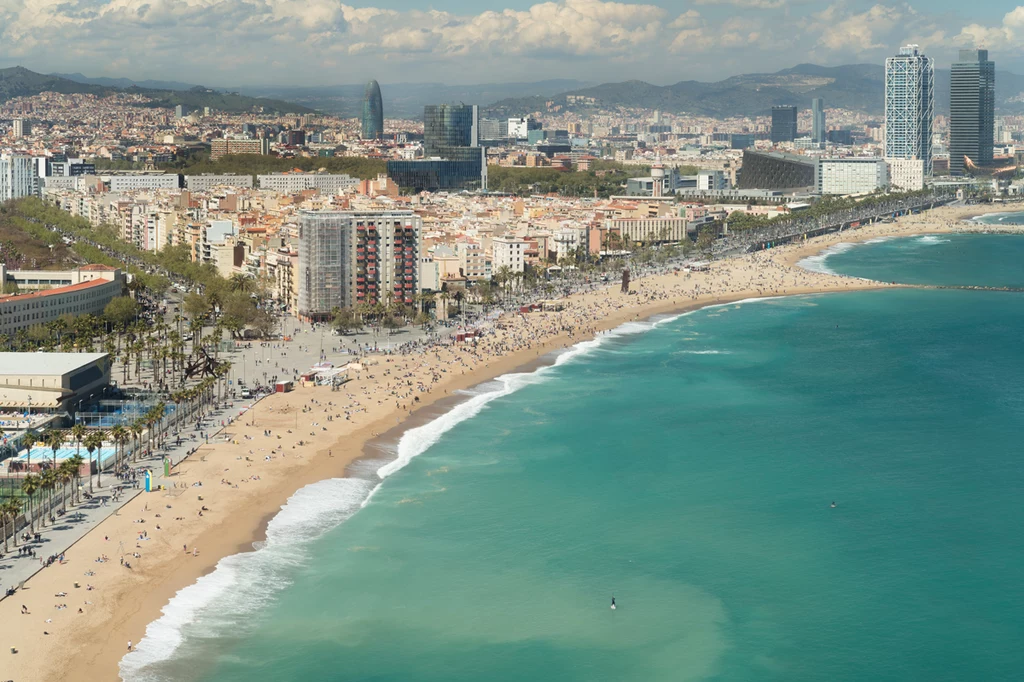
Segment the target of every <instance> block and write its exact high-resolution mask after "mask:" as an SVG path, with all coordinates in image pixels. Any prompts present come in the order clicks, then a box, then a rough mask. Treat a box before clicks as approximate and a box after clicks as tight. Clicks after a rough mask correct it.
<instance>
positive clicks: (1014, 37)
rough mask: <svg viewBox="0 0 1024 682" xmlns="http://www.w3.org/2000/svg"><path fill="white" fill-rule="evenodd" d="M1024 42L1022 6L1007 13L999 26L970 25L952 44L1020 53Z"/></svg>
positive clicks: (1023, 7)
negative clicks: (1023, 41)
mask: <svg viewBox="0 0 1024 682" xmlns="http://www.w3.org/2000/svg"><path fill="white" fill-rule="evenodd" d="M1022 40H1024V6H1018V7H1016V8H1014V9H1013V10H1011V11H1010V12H1007V13H1006V15H1005V16H1004V17H1003V22H1002V23H1001V24H1000V25H999V26H991V27H989V26H982V25H981V24H970V25H968V26H964V27H963V28H962V29H961V30H960V34H959V35H957V36H956V37H955V38H954V39H953V42H955V43H956V44H957V45H962V46H965V47H977V48H983V49H989V50H1013V51H1015V52H1017V51H1020V49H1021V41H1022Z"/></svg>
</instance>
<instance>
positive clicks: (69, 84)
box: [0, 66, 313, 114]
mask: <svg viewBox="0 0 1024 682" xmlns="http://www.w3.org/2000/svg"><path fill="white" fill-rule="evenodd" d="M115 80H116V79H115ZM41 92H59V93H63V94H74V93H86V94H93V95H98V96H101V97H102V96H106V95H110V94H113V93H118V92H128V93H138V94H140V95H144V96H146V97H148V98H150V99H152V100H153V104H152V105H151V106H155V107H156V106H159V107H175V106H177V105H179V104H181V105H184V106H186V107H188V108H190V109H198V108H202V107H210V108H211V109H218V110H220V111H227V112H231V113H241V112H245V111H252V110H253V109H254V108H255V107H262V108H263V110H264V111H267V112H273V111H277V112H281V113H296V114H306V113H311V112H312V111H313V110H312V109H310V108H308V107H304V106H301V105H299V104H293V103H291V102H285V101H282V100H277V99H266V98H256V97H248V96H246V95H240V94H238V93H235V92H219V91H217V90H213V89H211V88H204V87H202V86H198V85H197V86H192V87H191V88H190V89H188V90H173V89H159V88H156V89H153V88H141V87H137V86H134V85H133V86H129V87H118V86H114V85H104V84H97V83H79V82H77V81H74V80H71V79H68V78H62V77H61V76H55V75H46V74H42V73H36V72H35V71H29V70H28V69H26V68H25V67H23V66H15V67H12V68H9V69H0V102H6V101H7V100H9V99H13V98H15V97H31V96H33V95H38V94H39V93H41Z"/></svg>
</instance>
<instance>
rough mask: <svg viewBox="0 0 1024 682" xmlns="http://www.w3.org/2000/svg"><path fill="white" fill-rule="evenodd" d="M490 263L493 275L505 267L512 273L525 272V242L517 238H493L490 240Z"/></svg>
mask: <svg viewBox="0 0 1024 682" xmlns="http://www.w3.org/2000/svg"><path fill="white" fill-rule="evenodd" d="M491 254H492V258H491V262H492V268H493V271H494V272H495V273H497V272H501V269H502V268H504V267H507V268H508V269H509V270H511V271H512V272H523V271H525V270H526V241H525V240H523V239H519V238H517V237H495V238H494V239H493V240H491Z"/></svg>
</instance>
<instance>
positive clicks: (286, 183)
mask: <svg viewBox="0 0 1024 682" xmlns="http://www.w3.org/2000/svg"><path fill="white" fill-rule="evenodd" d="M256 181H257V182H258V183H259V186H260V189H268V190H272V191H274V192H282V193H290V192H302V191H303V190H307V189H315V190H317V191H319V192H321V193H323V194H338V193H340V192H342V191H345V190H354V189H355V188H356V187H358V186H359V179H358V178H353V177H352V176H350V175H347V174H345V173H341V174H333V173H270V174H268V175H257V176H256Z"/></svg>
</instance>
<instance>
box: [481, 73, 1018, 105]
mask: <svg viewBox="0 0 1024 682" xmlns="http://www.w3.org/2000/svg"><path fill="white" fill-rule="evenodd" d="M884 91H885V69H884V67H883V66H881V65H878V64H850V65H846V66H817V65H815V64H800V65H798V66H795V67H793V68H791V69H783V70H782V71H777V72H775V73H752V74H743V75H739V76H732V77H731V78H726V79H725V80H721V81H716V82H711V83H707V82H702V81H681V82H679V83H676V84H674V85H665V86H659V85H652V84H650V83H645V82H643V81H626V82H624V83H605V84H603V85H597V86H594V87H590V88H581V89H576V90H571V91H567V92H564V93H560V94H558V95H555V96H533V97H522V98H510V99H505V100H501V101H498V102H495V103H494V104H491V105H489V106H488V107H487V111H488V114H489V115H494V116H498V117H503V116H506V115H508V116H521V115H524V114H526V113H530V112H535V111H546V110H547V103H548V102H553V103H554V104H555V105H560V106H562V108H563V110H568V111H577V112H581V113H586V112H587V111H588V110H595V109H606V110H607V109H613V108H615V107H620V106H621V107H638V108H644V109H658V110H661V111H664V112H670V113H677V114H681V113H688V114H694V115H700V116H710V117H715V118H726V117H729V116H763V115H765V114H769V113H771V108H772V106H775V105H786V104H792V105H796V106H798V107H800V108H809V107H810V101H811V99H812V98H814V97H821V98H823V99H824V100H825V106H826V108H828V107H836V108H842V109H849V110H852V111H862V112H864V113H867V114H873V115H878V116H881V115H882V114H883V107H884ZM580 98H590V99H592V100H593V103H591V102H590V101H589V100H588V99H582V100H581V99H580ZM935 108H936V113H939V114H946V113H948V112H949V70H944V69H937V70H936V71H935ZM996 109H997V111H998V112H999V113H1003V114H1009V113H1019V112H1022V111H1024V76H1018V75H1017V74H1013V73H1009V72H1007V71H998V72H997V74H996Z"/></svg>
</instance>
